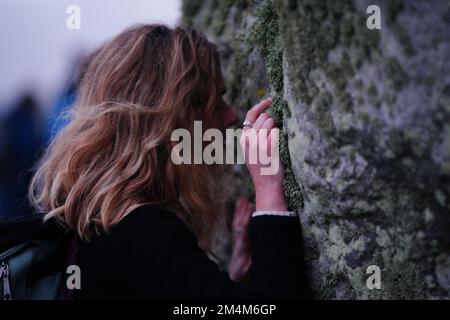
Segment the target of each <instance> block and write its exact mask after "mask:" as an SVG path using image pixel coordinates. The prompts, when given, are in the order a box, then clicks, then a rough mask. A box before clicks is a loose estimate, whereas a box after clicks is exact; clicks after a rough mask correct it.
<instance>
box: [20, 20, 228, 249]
mask: <svg viewBox="0 0 450 320" xmlns="http://www.w3.org/2000/svg"><path fill="white" fill-rule="evenodd" d="M79 79H80V81H79V86H78V87H79V90H78V96H77V97H78V98H77V101H76V103H75V105H74V107H73V108H72V109H71V110H70V118H71V119H70V122H69V124H68V125H67V126H66V127H65V128H64V129H63V130H62V131H61V132H60V133H59V134H58V135H57V136H56V138H55V139H54V141H53V142H52V143H51V144H50V146H49V147H48V149H47V150H46V153H45V154H44V156H43V158H42V160H41V162H40V163H39V165H38V168H37V171H36V173H35V175H34V177H33V179H32V182H31V185H30V193H29V198H30V200H31V203H32V204H33V206H34V207H35V208H36V209H37V210H39V211H41V212H46V213H47V215H46V218H47V219H48V218H56V219H57V220H59V221H61V222H63V223H64V224H65V225H67V226H68V227H69V228H70V229H72V230H74V231H76V232H77V233H78V234H79V236H80V237H82V238H84V239H89V238H90V236H91V235H92V233H93V232H94V230H95V232H101V231H108V230H109V229H110V228H111V227H112V226H114V225H115V224H117V223H118V222H120V221H121V219H123V218H124V217H125V216H126V215H127V214H128V213H130V212H131V211H132V210H134V209H135V208H137V207H140V206H143V205H146V204H155V205H158V206H161V207H163V208H165V209H167V210H169V211H171V212H173V213H174V214H176V215H177V216H179V217H180V218H181V219H182V220H183V221H184V222H185V224H186V225H187V226H188V227H189V228H190V229H191V230H192V231H193V232H194V233H195V234H196V236H197V238H198V241H199V244H200V245H201V246H202V247H203V248H205V249H208V248H211V246H212V242H213V238H214V237H213V236H214V233H215V232H217V230H219V228H220V227H221V226H223V217H224V214H223V210H222V209H223V206H222V204H223V203H222V202H220V201H218V199H221V197H220V196H218V195H217V192H218V190H220V189H221V187H219V184H218V183H217V182H218V180H217V179H213V176H216V175H217V170H218V168H217V167H214V166H206V165H175V164H173V163H172V161H171V158H170V154H171V150H172V148H173V146H174V145H175V143H174V142H172V141H171V140H170V137H171V134H172V131H173V130H174V129H176V128H186V129H188V130H190V131H191V132H192V130H193V123H194V120H202V121H204V123H206V124H207V123H209V122H211V120H212V119H213V117H214V116H217V115H218V110H217V108H218V106H217V101H219V99H221V95H222V92H221V90H222V88H220V86H221V85H220V83H221V81H222V82H223V79H222V74H221V67H220V60H219V54H218V52H217V49H216V47H215V46H214V45H213V44H212V43H210V42H209V41H208V40H207V39H206V37H205V36H203V35H202V34H200V33H199V32H197V31H195V30H190V29H186V28H182V27H177V28H175V29H170V28H168V27H165V26H163V25H138V26H135V27H132V28H130V29H127V30H125V31H124V32H123V33H121V34H120V35H118V36H117V37H115V38H114V39H112V40H111V41H109V42H108V43H106V44H104V45H103V46H102V47H100V48H99V49H98V50H96V51H95V52H94V53H93V54H91V55H90V56H89V57H88V58H87V59H86V61H85V63H84V64H83V66H82V68H81V70H80V76H79Z"/></svg>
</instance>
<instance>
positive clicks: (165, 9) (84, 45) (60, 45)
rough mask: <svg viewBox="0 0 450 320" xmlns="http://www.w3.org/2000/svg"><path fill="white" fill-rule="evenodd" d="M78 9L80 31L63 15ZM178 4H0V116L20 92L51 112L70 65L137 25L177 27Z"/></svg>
mask: <svg viewBox="0 0 450 320" xmlns="http://www.w3.org/2000/svg"><path fill="white" fill-rule="evenodd" d="M70 5H76V6H78V7H79V8H80V17H81V20H80V21H81V29H80V30H69V29H68V28H67V26H66V21H67V19H68V18H69V14H68V13H66V10H67V8H68V7H69V6H70ZM180 10H181V1H180V0H163V1H157V0H126V1H125V0H1V1H0V22H1V28H0V43H1V59H0V70H1V78H0V115H1V114H2V113H6V112H7V111H8V107H10V106H11V104H12V102H14V101H15V99H17V96H18V95H19V94H20V93H21V92H23V91H24V90H27V89H29V90H31V91H32V92H33V93H35V94H36V96H37V97H38V99H39V102H40V103H41V104H42V105H43V107H49V106H50V105H51V103H52V102H53V99H54V98H55V95H56V94H57V93H58V91H59V90H61V88H62V87H63V86H64V84H65V81H66V78H67V75H68V74H69V72H70V69H71V65H72V64H73V61H75V59H76V58H77V56H79V55H80V54H81V53H83V52H84V53H85V52H89V51H90V50H92V49H93V48H95V47H96V46H98V45H99V44H101V43H102V42H103V41H105V40H107V39H109V38H111V37H113V36H114V35H116V34H118V33H119V32H120V31H121V30H123V29H124V28H126V27H127V26H130V25H132V24H135V23H140V22H147V23H153V22H160V23H165V24H167V25H169V26H174V25H176V24H177V23H178V20H179V17H180V15H181V13H180Z"/></svg>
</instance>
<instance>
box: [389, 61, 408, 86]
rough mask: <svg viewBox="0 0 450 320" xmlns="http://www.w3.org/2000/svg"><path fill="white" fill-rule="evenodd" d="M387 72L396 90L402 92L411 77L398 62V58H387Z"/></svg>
mask: <svg viewBox="0 0 450 320" xmlns="http://www.w3.org/2000/svg"><path fill="white" fill-rule="evenodd" d="M385 70H386V74H387V76H388V77H389V79H390V80H391V82H392V84H393V86H394V89H395V90H400V89H401V88H402V87H403V86H404V85H406V84H407V83H408V82H409V76H408V74H407V73H406V72H405V70H404V69H403V67H402V66H401V64H400V63H399V62H398V60H397V58H395V57H389V58H387V59H386V62H385Z"/></svg>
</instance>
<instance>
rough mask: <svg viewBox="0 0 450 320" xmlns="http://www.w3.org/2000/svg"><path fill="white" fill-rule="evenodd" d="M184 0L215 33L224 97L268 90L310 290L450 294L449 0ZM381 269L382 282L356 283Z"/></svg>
mask: <svg viewBox="0 0 450 320" xmlns="http://www.w3.org/2000/svg"><path fill="white" fill-rule="evenodd" d="M370 4H372V3H371V2H370V1H364V0H358V1H356V0H355V1H334V0H321V1H317V0H298V1H295V0H290V1H288V0H273V1H270V0H265V1H245V0H238V1H230V0H209V1H192V0H191V1H188V0H185V1H184V3H183V14H184V16H183V19H184V23H185V24H186V25H188V26H191V27H195V28H198V29H199V30H201V31H203V32H205V33H206V34H207V35H208V37H209V38H210V39H211V40H212V41H214V42H215V43H217V44H218V46H219V48H220V50H221V53H222V58H223V63H224V70H225V76H226V78H227V79H226V80H227V86H228V93H227V99H228V100H229V101H230V102H231V103H232V104H233V105H235V106H237V107H238V108H239V110H240V112H241V115H243V114H245V112H246V110H247V109H248V108H249V107H250V106H251V105H253V104H254V103H256V102H257V101H258V99H260V98H261V97H263V96H267V95H271V96H272V97H273V98H274V106H273V108H271V113H272V115H273V116H274V117H275V119H277V121H278V122H279V124H280V126H282V127H283V132H284V134H283V136H282V137H281V155H282V159H283V162H284V164H285V169H286V181H285V192H286V196H287V198H288V200H289V205H290V206H291V208H295V209H297V210H299V211H301V212H302V215H301V221H302V227H303V232H304V237H305V247H306V252H307V257H306V258H307V263H308V265H309V270H310V271H309V279H310V285H311V288H312V290H313V292H314V295H315V298H318V299H340V298H342V299H394V298H399V299H418V298H429V299H435V298H448V297H449V295H450V60H449V57H450V3H449V2H448V1H444V0H439V1H438V0H436V1H420V0H411V1H400V0H398V1H394V0H392V1H384V2H381V1H378V2H377V4H379V6H380V8H381V18H382V23H381V30H369V29H367V28H366V19H367V17H368V14H366V8H367V7H368V6H369V5H370ZM370 265H378V266H379V267H380V269H381V289H380V290H376V289H375V290H369V289H368V288H367V286H366V279H367V277H368V276H369V275H367V274H366V270H367V267H368V266H370Z"/></svg>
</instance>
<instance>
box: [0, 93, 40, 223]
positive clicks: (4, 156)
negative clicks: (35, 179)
mask: <svg viewBox="0 0 450 320" xmlns="http://www.w3.org/2000/svg"><path fill="white" fill-rule="evenodd" d="M0 121H1V125H0V128H1V131H2V132H1V135H2V137H1V143H0V217H17V216H24V215H29V214H30V213H31V212H32V209H31V208H30V206H29V202H28V200H27V190H28V185H29V182H30V179H31V167H32V165H33V163H34V162H35V161H36V159H37V158H38V152H39V146H40V144H41V141H42V130H41V122H42V121H41V117H40V115H39V108H38V105H37V103H36V100H35V98H34V97H33V95H32V94H30V93H27V94H25V95H23V96H22V98H20V100H19V102H18V103H17V105H16V106H15V107H14V108H13V109H12V110H11V112H10V113H9V114H8V115H6V117H5V118H4V119H2V120H0Z"/></svg>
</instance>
